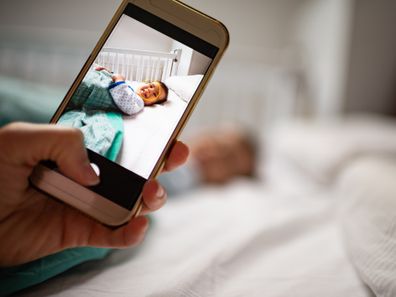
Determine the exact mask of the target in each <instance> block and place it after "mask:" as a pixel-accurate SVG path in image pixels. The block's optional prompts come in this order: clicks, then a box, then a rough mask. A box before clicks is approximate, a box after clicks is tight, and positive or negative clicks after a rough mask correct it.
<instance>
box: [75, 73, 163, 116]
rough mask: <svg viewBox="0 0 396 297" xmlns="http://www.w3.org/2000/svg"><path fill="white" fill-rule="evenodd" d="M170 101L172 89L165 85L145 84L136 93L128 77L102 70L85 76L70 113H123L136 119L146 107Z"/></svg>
mask: <svg viewBox="0 0 396 297" xmlns="http://www.w3.org/2000/svg"><path fill="white" fill-rule="evenodd" d="M167 97H168V88H167V86H166V85H165V84H164V83H163V82H161V81H154V82H150V83H144V84H143V85H141V86H140V87H138V88H136V90H134V89H133V88H132V87H131V86H130V85H129V84H127V83H126V81H125V77H124V76H122V75H120V74H113V73H112V72H110V71H109V70H107V69H106V68H104V67H100V66H99V67H96V68H95V70H89V71H88V73H87V74H86V75H85V77H84V79H83V80H82V82H81V83H80V85H79V86H78V88H77V90H76V91H75V93H74V94H73V96H72V98H71V100H70V102H69V105H68V107H67V109H69V110H70V109H81V110H85V111H94V110H100V111H103V110H104V111H118V112H119V111H121V112H123V113H124V114H127V115H133V114H136V113H138V112H140V111H141V110H142V109H143V108H144V106H148V105H153V104H160V103H163V102H165V101H166V100H167Z"/></svg>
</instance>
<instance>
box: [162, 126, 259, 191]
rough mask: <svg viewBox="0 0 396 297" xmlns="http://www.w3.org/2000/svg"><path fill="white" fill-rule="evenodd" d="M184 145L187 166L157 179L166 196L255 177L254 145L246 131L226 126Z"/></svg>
mask: <svg viewBox="0 0 396 297" xmlns="http://www.w3.org/2000/svg"><path fill="white" fill-rule="evenodd" d="M187 142H188V144H189V147H190V158H189V160H188V162H187V164H186V165H184V166H183V167H180V168H179V169H177V170H176V171H173V172H170V173H165V174H162V175H160V176H159V180H160V181H161V183H162V184H163V185H164V187H165V188H166V189H167V191H168V193H169V195H177V194H180V193H182V192H185V191H187V190H191V189H194V188H196V187H197V186H200V185H209V184H212V185H222V184H226V183H227V182H230V181H232V180H233V179H234V178H237V177H248V178H254V177H255V171H256V162H257V144H256V141H255V140H254V139H253V137H252V136H250V135H249V133H248V132H246V131H243V130H241V129H237V128H235V127H231V126H228V127H222V128H218V129H212V130H210V131H209V130H206V131H203V132H201V133H199V134H198V135H197V136H195V137H194V138H193V139H192V140H191V141H187Z"/></svg>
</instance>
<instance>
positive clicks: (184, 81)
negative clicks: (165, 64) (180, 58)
mask: <svg viewBox="0 0 396 297" xmlns="http://www.w3.org/2000/svg"><path fill="white" fill-rule="evenodd" d="M202 77H203V75H202V74H196V75H182V76H171V77H168V78H167V79H166V80H165V81H164V83H165V84H166V86H167V87H168V88H169V89H171V90H172V91H173V92H175V93H176V94H177V95H178V96H179V97H180V98H181V99H182V100H183V101H185V102H187V103H188V102H190V100H191V98H192V96H193V95H194V93H195V91H196V89H197V88H198V85H199V83H200V82H201V80H202Z"/></svg>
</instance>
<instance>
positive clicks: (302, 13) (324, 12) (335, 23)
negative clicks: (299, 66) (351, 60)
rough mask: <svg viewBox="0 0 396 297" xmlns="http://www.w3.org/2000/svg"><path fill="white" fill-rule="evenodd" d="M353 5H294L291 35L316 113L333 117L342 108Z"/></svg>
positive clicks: (333, 0) (323, 0) (328, 0)
mask: <svg viewBox="0 0 396 297" xmlns="http://www.w3.org/2000/svg"><path fill="white" fill-rule="evenodd" d="M353 5H354V1H353V0H306V1H303V2H302V4H301V6H300V7H299V8H298V12H297V17H296V25H295V26H294V28H295V32H294V34H295V35H294V37H293V38H295V41H296V44H297V45H298V46H299V47H300V48H301V51H302V53H304V54H303V56H302V57H303V62H302V63H303V67H304V68H305V73H306V78H307V83H308V87H309V92H310V96H311V97H312V102H314V106H313V109H314V112H315V114H316V115H318V116H324V117H331V116H335V115H338V114H340V113H341V111H342V109H343V105H344V93H345V87H346V85H345V80H346V72H347V59H348V56H349V46H350V44H349V41H350V35H351V25H352V13H353Z"/></svg>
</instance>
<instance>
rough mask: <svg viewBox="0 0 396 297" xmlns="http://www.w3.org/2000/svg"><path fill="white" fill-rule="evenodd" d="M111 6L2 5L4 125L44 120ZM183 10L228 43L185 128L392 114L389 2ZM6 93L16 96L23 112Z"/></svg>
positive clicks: (277, 1) (297, 0) (395, 58)
mask: <svg viewBox="0 0 396 297" xmlns="http://www.w3.org/2000/svg"><path fill="white" fill-rule="evenodd" d="M119 3H120V1H117V0H114V1H108V0H85V1H82V2H81V1H77V0H71V1H49V0H37V1H34V2H32V1H26V0H22V1H18V2H15V1H10V0H4V1H1V3H0V38H1V40H2V41H1V44H0V75H1V78H0V88H1V93H0V111H1V114H0V117H1V121H2V122H6V121H10V120H35V119H36V121H43V122H46V121H47V120H48V117H49V115H51V114H52V112H53V111H54V108H55V107H56V106H57V105H58V103H59V102H60V101H61V99H62V97H63V95H64V93H65V92H66V90H67V88H68V87H69V86H70V85H71V83H72V81H73V79H74V78H75V76H76V75H77V73H78V71H79V69H80V68H81V66H82V65H83V63H84V61H85V60H86V59H87V57H88V55H89V53H90V51H91V50H92V48H93V47H94V45H95V42H96V40H97V38H98V37H99V36H100V34H101V32H102V31H103V29H104V28H105V26H106V24H107V23H108V21H109V20H110V18H111V16H112V14H113V13H114V11H115V9H116V7H117V5H118V4H119ZM186 3H188V4H190V5H191V6H193V7H197V8H199V9H200V10H202V11H203V12H206V13H207V14H209V15H212V16H215V17H216V18H218V19H219V20H221V21H222V22H223V23H224V24H225V25H226V26H227V27H228V29H229V31H230V36H231V43H230V46H229V49H228V51H227V53H226V55H225V57H224V60H223V62H222V63H221V64H220V66H219V68H218V70H217V72H216V74H215V75H214V77H213V79H212V81H211V82H210V85H209V87H208V90H207V91H206V93H205V94H204V96H203V99H202V102H201V103H200V105H199V108H198V111H197V112H196V113H195V114H194V116H193V119H192V121H191V123H190V124H189V129H192V128H193V127H194V126H197V125H202V124H203V123H205V125H216V124H217V122H218V121H229V120H232V121H238V122H241V123H243V124H244V125H245V126H248V127H249V128H252V129H257V128H260V130H262V129H263V128H266V127H268V125H270V124H272V123H273V121H276V120H279V119H282V118H285V117H290V116H294V115H305V116H311V117H334V116H339V115H342V114H345V113H350V112H355V111H369V112H377V113H386V114H395V113H396V84H395V82H396V70H395V69H396V50H395V49H396V39H395V38H394V36H396V26H395V23H396V20H395V19H396V18H395V15H396V12H395V11H396V3H395V2H394V1H390V0H381V1H375V2H373V1H369V0H355V1H354V0H264V1H263V0H260V1H259V0H249V1H247V2H245V1H244V2H241V1H226V0H217V1H209V0H200V1H196V0H187V1H186ZM16 80H21V81H23V82H25V81H26V82H28V83H29V86H30V88H32V87H36V88H37V87H43V88H45V89H46V90H45V95H48V96H50V97H51V99H49V98H47V97H46V98H42V99H41V100H42V101H47V99H49V100H50V103H48V104H50V105H49V106H50V107H48V106H47V105H44V102H42V103H41V102H40V101H41V100H40V99H38V98H37V99H35V98H31V99H29V94H28V93H29V92H27V90H26V88H25V89H18V90H12V89H13V84H12V83H13V82H14V83H15V81H16ZM30 84H34V85H30ZM40 90H42V89H40ZM14 91H20V92H23V95H25V96H26V100H30V102H26V103H27V104H28V106H22V105H23V104H22V102H17V100H16V98H17V97H18V95H20V94H14ZM43 91H44V90H43ZM43 96H44V95H43ZM18 99H19V98H18ZM36 100H37V102H36ZM31 101H33V102H35V104H32V103H33V102H31ZM226 102H227V104H226ZM29 104H30V106H29ZM41 104H43V105H42V107H43V109H42V108H40V107H41ZM220 106H221V108H219V107H220ZM29 108H30V109H32V110H29ZM30 111H31V113H30ZM35 113H37V114H35ZM187 131H188V130H187Z"/></svg>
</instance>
